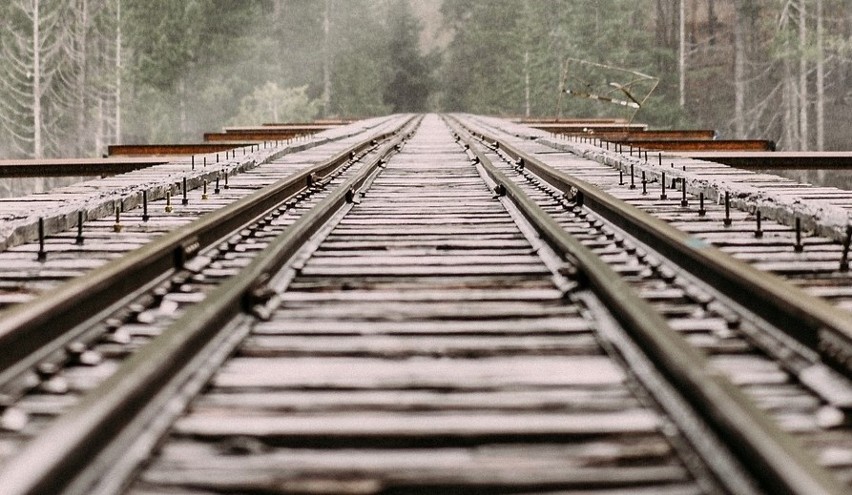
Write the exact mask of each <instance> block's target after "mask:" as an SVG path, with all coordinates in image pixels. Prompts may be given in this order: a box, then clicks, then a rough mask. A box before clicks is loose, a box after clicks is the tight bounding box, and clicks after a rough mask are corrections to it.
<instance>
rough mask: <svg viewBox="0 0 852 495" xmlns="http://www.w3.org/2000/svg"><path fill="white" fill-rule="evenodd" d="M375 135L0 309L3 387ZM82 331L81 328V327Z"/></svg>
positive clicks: (338, 163)
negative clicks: (25, 300)
mask: <svg viewBox="0 0 852 495" xmlns="http://www.w3.org/2000/svg"><path fill="white" fill-rule="evenodd" d="M394 132H396V131H393V132H386V133H381V134H379V135H373V136H371V137H370V138H368V139H367V140H365V141H363V142H359V143H356V144H353V145H351V146H349V147H347V148H346V149H344V150H342V151H340V152H339V153H337V154H335V155H334V156H332V157H331V158H329V159H327V160H325V161H323V162H322V163H319V164H317V165H315V166H312V167H310V168H306V169H305V170H303V171H301V172H299V173H297V174H295V175H293V176H291V177H289V178H286V179H282V180H280V181H278V182H276V183H274V184H272V185H270V186H267V187H265V188H263V189H260V190H258V191H257V192H254V193H252V194H250V195H249V196H246V197H244V198H241V199H240V200H237V201H235V202H234V203H232V204H230V205H228V206H226V207H224V208H221V209H219V210H216V211H214V212H211V213H209V214H207V215H204V216H202V217H200V218H199V219H198V220H196V221H194V222H192V223H191V224H189V225H187V226H186V227H185V228H182V229H180V230H176V231H173V232H171V233H168V234H165V235H163V236H162V237H159V238H157V239H155V240H153V241H152V242H150V243H148V244H146V245H144V246H142V247H141V248H139V249H136V250H135V251H132V252H130V253H128V254H127V255H125V256H123V257H121V258H118V259H116V260H114V261H112V262H109V263H107V264H106V265H104V266H102V267H100V268H98V269H95V270H93V271H92V272H90V273H88V274H87V275H86V276H85V277H78V278H75V279H73V280H71V281H69V282H67V283H64V284H62V285H60V286H59V287H57V288H56V289H54V290H52V291H50V292H47V293H45V294H43V295H42V296H40V297H38V298H36V299H35V300H33V301H31V302H28V303H26V304H22V305H18V306H14V307H12V308H9V309H7V310H5V311H3V312H0V349H3V352H2V353H0V386H2V385H3V384H6V383H8V382H9V381H11V380H13V379H14V378H15V377H17V376H20V375H21V374H22V373H24V372H25V371H26V370H28V369H31V368H32V366H34V365H35V364H36V363H38V362H39V361H40V360H42V359H44V358H46V357H47V356H49V355H51V354H52V353H54V352H57V351H61V349H62V348H63V346H65V345H67V344H68V343H69V342H72V341H73V340H74V339H75V338H79V335H81V334H82V333H84V329H83V328H79V327H83V325H82V324H83V323H84V322H87V321H88V322H92V321H95V319H96V318H97V317H98V315H100V314H102V313H103V312H105V311H107V310H108V308H111V307H114V306H116V305H117V304H120V303H122V302H123V301H125V300H126V299H127V297H128V295H130V294H138V293H139V292H140V291H143V290H145V289H147V288H150V286H151V285H152V284H155V283H157V282H158V280H159V278H160V277H161V276H163V274H166V273H169V272H170V271H172V270H175V269H179V268H181V267H182V265H183V263H184V262H186V261H187V260H189V259H190V258H192V257H193V256H194V255H195V254H196V253H198V252H199V251H201V250H202V249H204V248H206V247H209V246H212V245H214V244H216V243H218V242H221V241H222V240H223V239H224V238H225V237H227V236H228V235H231V234H232V233H233V232H234V231H237V230H238V229H240V228H241V227H242V226H244V225H246V224H247V223H249V222H251V221H253V220H254V219H256V218H259V217H262V216H264V215H266V214H267V212H268V211H270V210H271V209H273V208H274V207H276V206H277V205H278V204H279V203H280V202H281V201H282V199H283V198H288V197H291V196H293V195H295V194H297V193H299V192H300V191H302V190H303V189H305V188H306V187H308V186H309V185H310V183H311V182H312V181H313V180H314V178H315V177H320V178H321V177H324V176H326V175H328V174H329V173H331V172H332V171H333V170H335V169H337V168H338V167H339V166H341V165H342V164H344V163H345V162H346V161H347V160H349V159H350V158H351V157H353V156H355V155H356V154H357V153H360V152H362V151H363V150H365V149H367V148H368V147H370V146H373V145H374V144H373V143H374V142H375V141H376V140H378V139H387V138H389V137H390V136H392V135H393V134H394ZM75 328H76V329H77V330H74V329H75Z"/></svg>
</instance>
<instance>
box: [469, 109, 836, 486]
mask: <svg viewBox="0 0 852 495" xmlns="http://www.w3.org/2000/svg"><path fill="white" fill-rule="evenodd" d="M454 127H455V129H456V132H457V133H459V131H460V129H459V126H458V125H457V126H454ZM467 144H468V146H470V147H471V149H470V152H471V154H472V156H473V157H474V159H475V160H478V161H479V162H480V163H481V164H482V166H483V167H484V168H485V170H486V171H487V172H488V174H489V176H491V178H492V180H494V182H495V183H497V184H498V186H497V187H498V188H499V190H498V191H496V192H497V193H498V194H505V195H506V196H508V197H509V198H511V199H512V201H513V202H515V203H516V204H517V205H518V207H519V208H520V209H521V210H522V211H523V212H524V214H525V215H526V216H527V218H528V219H529V221H530V222H531V223H532V224H533V225H535V226H536V227H537V229H538V230H539V232H540V233H541V234H542V237H543V238H544V239H545V240H547V242H548V243H549V244H550V245H551V246H552V247H553V248H554V249H555V250H556V251H557V252H558V253H562V254H563V256H565V257H568V258H571V259H573V260H575V261H576V263H577V265H578V266H579V267H580V269H581V271H582V274H583V275H584V278H585V280H587V281H588V283H589V285H590V286H591V287H592V288H593V290H594V292H595V293H596V294H597V295H598V297H600V298H601V300H602V301H603V302H604V303H606V305H607V306H608V307H609V308H610V310H611V311H613V313H614V315H615V316H616V318H617V319H618V320H619V321H620V322H621V323H622V325H624V327H625V329H627V330H628V331H629V332H631V334H632V336H633V338H634V339H636V340H637V341H638V342H639V344H640V346H641V347H642V348H643V350H644V352H645V353H646V354H648V355H649V356H650V357H651V359H652V360H653V362H654V363H655V364H656V366H658V368H659V369H660V370H661V371H662V372H663V374H664V375H665V376H666V377H667V378H668V380H670V381H671V382H672V383H673V384H675V385H676V387H677V389H678V390H679V391H680V393H681V394H682V395H683V396H684V397H686V398H687V399H688V400H689V401H690V402H691V404H692V406H693V408H694V409H695V410H696V411H698V412H699V413H700V414H701V415H702V417H703V418H704V419H705V420H706V421H707V423H708V424H709V425H710V426H711V427H712V428H713V429H714V430H715V431H716V432H717V434H719V435H720V436H721V437H723V438H726V439H729V440H730V445H731V447H732V450H733V451H734V453H735V454H736V455H737V456H738V457H739V458H740V460H741V462H742V464H743V465H744V466H745V467H747V468H748V469H749V471H750V473H751V474H752V475H753V476H754V477H755V479H757V480H759V481H760V482H761V484H763V485H764V487H765V488H766V489H768V490H769V491H771V492H772V493H791V494H801V495H805V494H819V493H822V494H829V493H835V494H840V493H846V487H845V486H841V485H840V484H839V483H838V482H837V481H836V480H835V479H834V478H833V476H831V474H829V473H828V472H827V471H825V470H824V469H823V468H822V467H820V466H818V465H817V464H816V463H815V462H814V461H813V460H812V459H811V458H810V457H808V456H807V455H806V454H805V453H804V451H803V450H802V449H801V447H800V446H799V445H798V443H797V442H796V441H795V440H794V439H793V438H792V437H791V436H790V435H788V434H787V433H785V432H784V431H782V430H781V429H780V428H778V426H777V425H775V424H774V423H773V422H772V421H771V420H770V419H769V418H768V417H767V416H766V415H764V414H763V413H762V412H761V411H760V410H758V409H757V408H756V407H755V406H754V405H753V404H752V402H751V401H750V400H749V399H748V398H747V397H746V396H745V395H744V394H743V392H741V391H740V390H739V389H738V388H736V387H735V386H734V385H733V384H732V383H731V382H730V381H729V380H728V379H727V378H725V377H724V376H723V375H721V374H720V373H719V372H718V371H716V370H714V369H713V368H712V367H711V366H710V365H709V363H708V361H707V359H706V358H705V357H704V355H703V354H701V353H700V352H698V351H696V350H695V349H694V348H693V347H692V346H691V345H690V344H689V343H687V342H686V340H685V339H684V338H683V337H681V336H680V335H679V334H678V333H677V332H675V331H674V330H672V329H671V327H670V326H669V324H668V323H667V322H666V320H665V319H664V318H663V317H662V316H661V315H660V314H659V313H657V312H656V311H655V310H654V309H653V308H651V306H650V305H649V304H648V303H647V302H646V301H644V300H643V299H642V298H641V297H639V295H638V294H636V292H635V291H634V290H633V289H632V288H631V287H630V286H629V285H628V283H627V282H626V281H624V279H622V278H621V277H620V276H619V275H618V274H617V273H616V272H615V271H613V270H612V269H611V268H610V267H609V266H608V265H607V264H606V263H605V262H603V261H602V260H601V259H600V258H599V257H598V256H597V255H595V254H594V253H592V252H591V251H590V250H589V249H588V248H586V247H585V246H583V245H582V244H581V243H580V242H579V241H578V240H576V239H575V238H574V237H572V236H571V235H569V234H568V233H566V232H565V231H564V230H563V229H562V227H560V226H559V224H558V223H557V222H556V221H555V220H554V219H553V218H552V217H551V216H550V215H548V214H547V213H546V212H545V211H544V210H543V209H542V208H541V207H539V206H538V205H537V204H535V203H534V202H533V201H532V200H531V199H530V198H529V197H528V196H527V195H526V194H524V192H523V191H522V190H521V189H520V188H519V187H518V186H517V185H516V184H515V183H514V182H512V181H511V180H510V179H509V178H508V177H506V176H505V175H504V174H503V173H502V172H500V171H499V170H498V169H497V168H496V167H495V166H494V165H493V164H492V163H491V162H490V160H489V159H488V158H487V157H486V156H485V154H484V153H483V152H482V151H480V150H477V149H476V146H475V145H473V143H472V142H470V141H468V142H467ZM498 146H500V147H501V148H502V149H503V150H504V151H506V150H507V146H506V145H504V144H502V143H498ZM513 151H514V153H516V155H515V158H523V159H524V160H525V161H527V160H528V159H530V158H531V157H529V156H527V155H525V154H522V153H521V152H519V151H517V150H514V149H513ZM509 154H510V155H512V154H513V153H512V152H509ZM528 166H529V165H528ZM531 168H532V167H531ZM536 168H537V169H538V168H540V169H541V170H546V169H549V167H547V166H546V165H544V164H542V163H540V162H538V163H537V164H536ZM559 175H564V174H559ZM565 178H566V179H568V178H567V177H565ZM571 180H572V181H573V179H571ZM565 183H567V182H565ZM565 183H563V184H565ZM571 185H572V186H574V187H577V185H575V184H573V183H571ZM579 185H582V184H579ZM589 188H590V190H592V189H593V188H591V186H589ZM577 189H578V190H580V191H581V192H582V193H585V191H584V190H582V189H580V188H579V187H577ZM596 196H600V200H601V201H603V200H605V199H607V198H605V197H604V195H603V194H602V193H598V194H596ZM614 201H617V200H614ZM624 209H630V208H629V207H625V208H624ZM640 213H641V212H639V213H634V215H633V216H641V215H640ZM631 231H632V230H631Z"/></svg>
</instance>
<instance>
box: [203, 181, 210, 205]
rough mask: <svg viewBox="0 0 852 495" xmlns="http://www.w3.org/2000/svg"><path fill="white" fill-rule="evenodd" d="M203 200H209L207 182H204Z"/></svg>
mask: <svg viewBox="0 0 852 495" xmlns="http://www.w3.org/2000/svg"><path fill="white" fill-rule="evenodd" d="M201 199H203V200H204V199H209V198H208V196H207V181H206V180H205V181H204V185H203V189H202V191H201Z"/></svg>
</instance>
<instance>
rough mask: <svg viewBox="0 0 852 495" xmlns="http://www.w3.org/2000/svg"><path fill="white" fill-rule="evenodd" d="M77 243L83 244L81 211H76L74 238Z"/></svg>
mask: <svg viewBox="0 0 852 495" xmlns="http://www.w3.org/2000/svg"><path fill="white" fill-rule="evenodd" d="M74 242H76V243H77V244H83V212H82V211H78V212H77V238H76V239H75V240H74Z"/></svg>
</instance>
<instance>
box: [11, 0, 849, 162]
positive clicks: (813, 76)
mask: <svg viewBox="0 0 852 495" xmlns="http://www.w3.org/2000/svg"><path fill="white" fill-rule="evenodd" d="M0 24H2V30H0V57H2V60H0V62H2V63H0V132H2V139H0V156H3V157H9V158H23V157H59V156H61V157H71V156H79V157H86V156H100V155H101V154H102V153H104V151H105V149H106V146H107V145H108V144H113V143H150V142H170V143H174V142H192V141H199V140H200V138H201V134H202V133H203V132H205V131H216V130H219V129H220V128H221V127H223V126H227V125H239V124H243V125H249V124H259V123H267V122H285V121H308V120H312V119H317V118H358V117H367V116H375V115H383V114H388V113H393V112H423V111H448V112H449V111H464V112H473V113H483V114H493V115H499V116H566V117H568V116H570V117H579V116H582V117H594V116H622V117H630V116H631V115H632V112H631V111H630V109H625V108H624V107H619V106H615V105H611V104H609V105H608V104H605V103H601V102H597V101H592V100H588V99H582V98H571V97H567V96H565V95H564V94H563V95H560V92H559V88H560V87H562V88H564V87H565V85H566V84H567V82H566V81H569V82H572V84H580V85H581V86H582V85H584V84H585V85H587V87H586V88H585V89H586V90H588V91H589V92H592V91H599V90H600V88H606V87H607V86H608V85H609V83H610V82H618V83H621V84H623V83H625V82H628V81H626V80H625V79H624V78H625V77H626V75H625V74H624V73H610V74H605V75H595V74H582V73H581V72H582V71H581V70H580V69H576V67H571V66H570V64H569V65H568V66H566V63H565V61H566V59H567V58H575V59H582V60H587V61H590V62H595V63H599V64H605V65H612V66H616V67H623V68H627V69H631V70H635V71H639V72H642V73H644V74H649V75H651V76H655V77H657V78H659V80H660V83H659V86H658V87H657V88H656V91H655V92H654V93H653V94H652V95H651V97H650V98H649V99H648V101H647V102H645V104H644V105H643V107H642V108H641V109H640V110H639V112H638V114H637V115H636V117H635V118H636V119H637V120H638V121H641V122H646V123H649V124H651V125H652V126H655V127H659V128H713V129H717V130H718V131H719V132H720V135H721V136H722V137H727V138H760V139H771V140H774V141H775V142H776V143H777V145H778V147H779V149H807V150H840V149H850V148H852V85H850V84H849V81H850V80H852V77H850V76H852V0H491V1H478V0H410V1H409V0H243V1H239V2H234V1H230V0H186V1H177V0H134V1H127V0H124V1H122V0H5V1H4V2H2V4H0ZM566 69H568V70H569V72H568V73H567V75H568V76H570V77H569V78H568V79H566V72H565V70H566ZM578 70H579V71H580V72H577V71H578ZM619 78H620V79H619ZM574 89H577V88H574ZM581 89H582V88H581ZM610 89H611V88H610Z"/></svg>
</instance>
